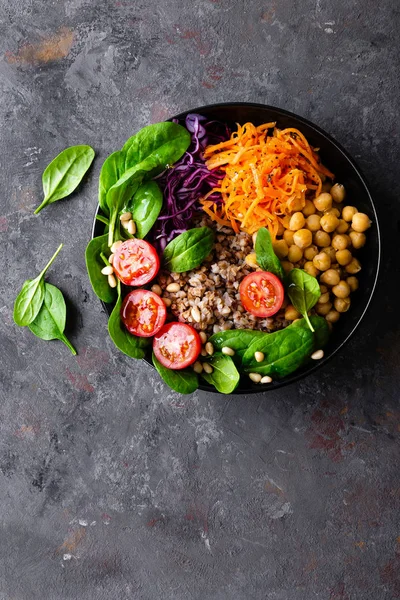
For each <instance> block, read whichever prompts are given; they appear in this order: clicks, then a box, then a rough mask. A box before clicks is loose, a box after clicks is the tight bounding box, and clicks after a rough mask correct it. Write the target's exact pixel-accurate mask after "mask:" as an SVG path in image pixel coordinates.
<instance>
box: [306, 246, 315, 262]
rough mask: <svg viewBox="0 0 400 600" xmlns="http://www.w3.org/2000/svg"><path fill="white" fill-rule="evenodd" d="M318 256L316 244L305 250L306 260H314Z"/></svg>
mask: <svg viewBox="0 0 400 600" xmlns="http://www.w3.org/2000/svg"><path fill="white" fill-rule="evenodd" d="M316 254H318V248H317V246H315V244H312V245H311V246H308V248H306V249H305V250H304V258H306V259H307V260H312V259H313V258H314V256H315V255H316Z"/></svg>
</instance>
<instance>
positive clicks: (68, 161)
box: [35, 146, 94, 214]
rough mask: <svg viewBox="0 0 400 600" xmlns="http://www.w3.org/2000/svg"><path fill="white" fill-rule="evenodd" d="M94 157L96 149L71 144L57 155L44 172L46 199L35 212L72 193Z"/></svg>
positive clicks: (43, 181) (43, 180)
mask: <svg viewBox="0 0 400 600" xmlns="http://www.w3.org/2000/svg"><path fill="white" fill-rule="evenodd" d="M93 159H94V150H93V148H91V147H90V146H71V147H70V148H66V149H65V150H63V151H62V152H61V153H60V154H59V155H58V156H56V158H55V159H54V160H52V161H51V163H50V164H49V165H48V167H46V169H45V171H44V173H43V176H42V183H43V193H44V200H43V202H42V204H41V205H40V206H38V208H37V209H36V210H35V214H37V213H38V212H39V211H41V210H42V208H44V207H45V206H47V204H51V203H52V202H55V201H56V200H61V198H65V197H66V196H69V195H70V194H72V192H73V191H74V190H75V189H76V188H77V187H78V185H79V184H80V182H81V180H82V178H83V176H84V175H85V173H86V171H87V170H88V169H89V167H90V165H91V164H92V162H93Z"/></svg>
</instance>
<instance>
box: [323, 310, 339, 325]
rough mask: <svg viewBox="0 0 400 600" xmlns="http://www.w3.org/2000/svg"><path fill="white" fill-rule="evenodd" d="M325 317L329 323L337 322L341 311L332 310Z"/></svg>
mask: <svg viewBox="0 0 400 600" xmlns="http://www.w3.org/2000/svg"><path fill="white" fill-rule="evenodd" d="M325 319H326V320H327V321H328V323H336V321H339V319H340V312H338V311H337V310H330V311H329V312H328V314H327V315H326V316H325Z"/></svg>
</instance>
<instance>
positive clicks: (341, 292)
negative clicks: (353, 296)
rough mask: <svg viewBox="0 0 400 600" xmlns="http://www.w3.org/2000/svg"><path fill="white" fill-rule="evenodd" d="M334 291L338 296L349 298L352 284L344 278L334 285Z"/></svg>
mask: <svg viewBox="0 0 400 600" xmlns="http://www.w3.org/2000/svg"><path fill="white" fill-rule="evenodd" d="M332 292H333V293H334V294H335V296H336V298H347V296H350V286H349V284H348V283H347V281H344V280H343V279H342V280H341V281H339V283H338V284H337V285H334V286H333V288H332Z"/></svg>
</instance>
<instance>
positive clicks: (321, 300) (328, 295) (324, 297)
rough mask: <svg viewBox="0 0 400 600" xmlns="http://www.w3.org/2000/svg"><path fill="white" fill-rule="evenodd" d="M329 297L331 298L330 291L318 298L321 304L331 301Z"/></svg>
mask: <svg viewBox="0 0 400 600" xmlns="http://www.w3.org/2000/svg"><path fill="white" fill-rule="evenodd" d="M329 298H330V293H329V292H325V293H324V294H321V295H320V297H319V300H318V303H319V304H326V303H327V302H329Z"/></svg>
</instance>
